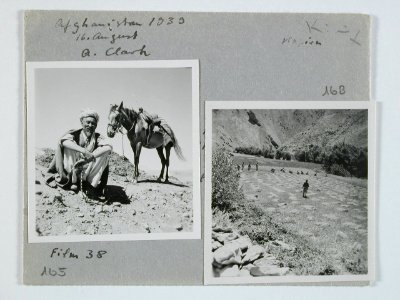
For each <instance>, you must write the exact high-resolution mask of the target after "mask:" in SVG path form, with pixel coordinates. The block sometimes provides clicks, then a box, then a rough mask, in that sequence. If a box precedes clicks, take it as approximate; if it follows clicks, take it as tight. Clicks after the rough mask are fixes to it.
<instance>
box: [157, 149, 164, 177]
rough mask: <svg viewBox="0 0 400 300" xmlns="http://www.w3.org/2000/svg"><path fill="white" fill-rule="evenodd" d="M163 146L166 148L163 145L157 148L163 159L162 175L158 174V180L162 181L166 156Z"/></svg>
mask: <svg viewBox="0 0 400 300" xmlns="http://www.w3.org/2000/svg"><path fill="white" fill-rule="evenodd" d="M163 148H164V147H163V146H161V147H158V148H157V153H158V156H159V157H160V160H161V172H160V176H158V179H157V181H158V182H161V179H162V178H163V177H164V167H165V157H164V153H163Z"/></svg>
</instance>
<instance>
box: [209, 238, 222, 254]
mask: <svg viewBox="0 0 400 300" xmlns="http://www.w3.org/2000/svg"><path fill="white" fill-rule="evenodd" d="M211 247H212V251H213V252H214V251H215V250H217V249H218V248H220V247H222V244H221V243H220V242H218V241H213V242H212V243H211Z"/></svg>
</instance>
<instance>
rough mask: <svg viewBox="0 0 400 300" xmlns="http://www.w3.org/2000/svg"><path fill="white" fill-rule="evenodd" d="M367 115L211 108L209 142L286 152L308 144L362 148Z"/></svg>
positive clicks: (352, 112)
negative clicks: (211, 124)
mask: <svg viewBox="0 0 400 300" xmlns="http://www.w3.org/2000/svg"><path fill="white" fill-rule="evenodd" d="M367 117H368V112H367V111H366V110H310V109H307V110H283V109H269V110H264V109H263V110H246V109H219V110H214V111H213V145H214V146H218V147H225V148H226V149H227V150H229V151H233V150H234V149H235V148H236V147H251V146H253V147H256V148H260V149H269V148H272V147H274V148H277V147H278V148H285V149H286V150H287V151H290V152H292V151H294V150H296V149H299V148H303V147H305V146H307V145H309V144H313V145H319V146H322V147H324V146H332V145H334V144H336V143H340V142H345V143H347V144H351V145H354V146H357V147H366V146H367V144H368V142H367V137H368V122H367Z"/></svg>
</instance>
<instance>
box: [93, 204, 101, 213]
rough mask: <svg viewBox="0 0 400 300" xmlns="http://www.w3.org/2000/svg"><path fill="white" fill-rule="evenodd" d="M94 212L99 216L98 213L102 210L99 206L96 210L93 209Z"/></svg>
mask: <svg viewBox="0 0 400 300" xmlns="http://www.w3.org/2000/svg"><path fill="white" fill-rule="evenodd" d="M94 212H95V213H96V214H99V213H101V212H103V209H102V208H101V206H100V205H99V206H96V208H95V209H94Z"/></svg>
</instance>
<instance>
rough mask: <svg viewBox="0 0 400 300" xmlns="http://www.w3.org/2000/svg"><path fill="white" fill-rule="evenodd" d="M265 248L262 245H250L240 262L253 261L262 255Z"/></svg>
mask: <svg viewBox="0 0 400 300" xmlns="http://www.w3.org/2000/svg"><path fill="white" fill-rule="evenodd" d="M264 252H265V250H264V248H263V247H261V246H260V245H255V246H253V245H252V246H251V247H249V248H248V249H247V252H246V255H245V256H244V257H243V260H242V262H243V263H246V262H253V261H255V260H256V259H257V258H259V257H261V256H263V254H264Z"/></svg>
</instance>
